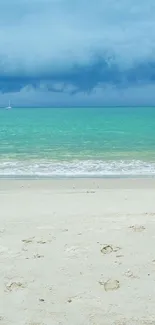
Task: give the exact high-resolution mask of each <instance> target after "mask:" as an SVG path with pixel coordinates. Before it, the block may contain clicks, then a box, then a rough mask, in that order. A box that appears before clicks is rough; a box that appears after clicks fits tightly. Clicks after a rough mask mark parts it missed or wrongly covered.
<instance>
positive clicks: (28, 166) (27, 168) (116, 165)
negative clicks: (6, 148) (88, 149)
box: [0, 160, 155, 177]
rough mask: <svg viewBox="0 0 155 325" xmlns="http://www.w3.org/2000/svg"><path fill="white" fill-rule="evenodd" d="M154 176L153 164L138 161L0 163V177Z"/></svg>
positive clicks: (154, 167)
mask: <svg viewBox="0 0 155 325" xmlns="http://www.w3.org/2000/svg"><path fill="white" fill-rule="evenodd" d="M130 175H131V176H136V175H139V176H143V175H146V176H147V175H148V176H151V175H155V162H144V161H140V160H131V161H123V160H119V161H117V160H114V161H102V160H85V161H79V160H76V161H75V160H74V161H43V160H42V161H0V176H1V177H2V176H3V177H4V176H21V177H22V176H23V177H24V176H25V177H26V176H31V177H33V176H38V177H39V176H40V177H43V176H45V177H71V176H74V177H104V176H130Z"/></svg>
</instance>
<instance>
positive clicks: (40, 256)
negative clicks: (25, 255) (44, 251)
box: [33, 254, 44, 259]
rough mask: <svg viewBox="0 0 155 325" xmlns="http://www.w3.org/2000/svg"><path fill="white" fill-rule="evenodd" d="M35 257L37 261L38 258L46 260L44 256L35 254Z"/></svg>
mask: <svg viewBox="0 0 155 325" xmlns="http://www.w3.org/2000/svg"><path fill="white" fill-rule="evenodd" d="M33 257H34V258H35V259H37V258H44V255H39V254H35V255H34V256H33Z"/></svg>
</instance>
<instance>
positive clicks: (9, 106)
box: [6, 100, 12, 109]
mask: <svg viewBox="0 0 155 325" xmlns="http://www.w3.org/2000/svg"><path fill="white" fill-rule="evenodd" d="M11 108H12V107H11V104H10V100H9V105H8V106H7V107H6V109H11Z"/></svg>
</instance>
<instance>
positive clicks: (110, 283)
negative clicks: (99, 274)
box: [99, 279, 120, 291]
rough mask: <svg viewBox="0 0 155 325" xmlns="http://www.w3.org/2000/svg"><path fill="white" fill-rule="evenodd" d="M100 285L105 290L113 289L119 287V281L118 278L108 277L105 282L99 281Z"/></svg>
mask: <svg viewBox="0 0 155 325" xmlns="http://www.w3.org/2000/svg"><path fill="white" fill-rule="evenodd" d="M99 284H100V285H101V286H104V290H105V291H114V290H117V289H119V288H120V283H119V281H118V280H113V279H109V280H108V281H106V282H103V281H99Z"/></svg>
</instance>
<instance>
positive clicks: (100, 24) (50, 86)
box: [0, 0, 155, 103]
mask: <svg viewBox="0 0 155 325" xmlns="http://www.w3.org/2000/svg"><path fill="white" fill-rule="evenodd" d="M154 29H155V2H154V0H148V1H147V2H146V1H144V0H141V1H140V0H137V1H136V2H135V1H134V0H126V1H124V0H119V1H116V0H97V1H96V2H94V1H93V0H89V1H88V0H78V1H73V0H31V1H30V0H14V1H12V0H5V1H4V0H1V2H0V92H1V94H7V93H9V94H10V93H12V94H16V98H17V97H19V93H20V92H23V91H24V92H25V89H27V90H26V92H25V94H27V96H30V94H31V96H32V92H33V96H32V97H33V100H34V98H35V96H36V97H37V98H42V101H44V95H45V92H46V93H52V94H55V96H59V97H60V95H61V96H62V101H63V98H64V99H65V98H66V95H65V94H67V98H68V101H74V102H75V103H76V101H78V102H79V101H80V98H81V103H82V101H83V100H84V99H83V98H84V97H85V98H87V100H86V101H87V102H89V98H91V95H92V96H93V92H94V91H96V89H98V88H99V89H100V92H101V94H100V96H99V93H98V97H97V95H96V97H95V98H96V102H98V100H97V98H99V99H100V102H102V97H103V96H104V95H105V92H107V89H111V90H112V91H114V90H113V89H115V91H116V92H117V93H118V96H116V97H117V101H119V96H121V91H122V92H124V90H125V91H126V92H128V93H129V89H132V88H133V87H135V88H136V87H137V89H139V87H142V88H145V86H146V89H148V88H147V87H148V85H150V87H151V85H154V81H155V59H154V57H155V55H154V54H155V45H154V44H155V34H154ZM30 90H32V91H30ZM85 93H86V94H87V95H83V94H85ZM28 94H29V95H28ZM1 96H3V95H1ZM55 96H54V97H55ZM47 97H50V95H49V96H47ZM73 97H74V99H73ZM77 97H78V98H79V99H78V100H77ZM2 98H3V97H2ZM56 98H58V97H56ZM17 101H18V99H17ZM55 101H56V99H55ZM58 101H59V100H58ZM107 101H108V99H107ZM126 101H127V102H128V100H127V96H126ZM110 102H111V95H110V94H109V103H110Z"/></svg>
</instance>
